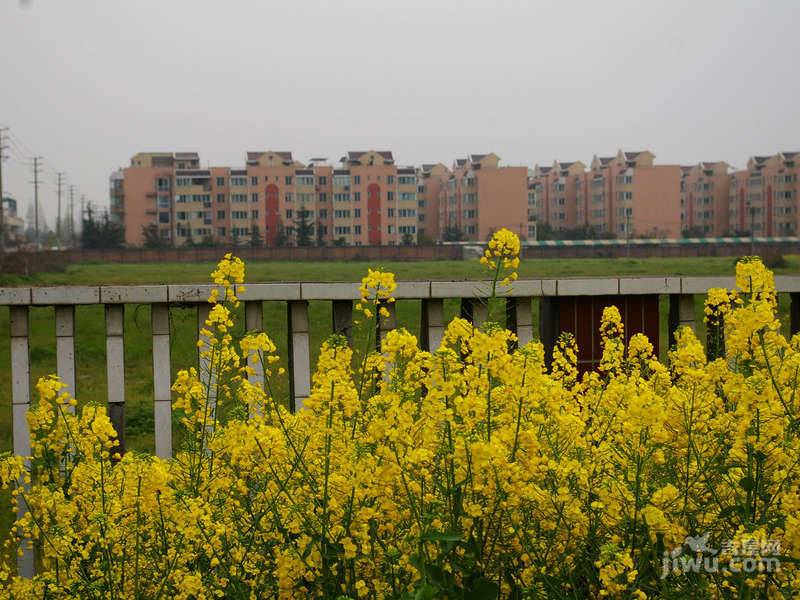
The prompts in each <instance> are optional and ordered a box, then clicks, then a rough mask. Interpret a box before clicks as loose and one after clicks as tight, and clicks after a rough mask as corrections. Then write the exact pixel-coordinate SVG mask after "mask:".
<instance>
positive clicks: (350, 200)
mask: <svg viewBox="0 0 800 600" xmlns="http://www.w3.org/2000/svg"><path fill="white" fill-rule="evenodd" d="M340 163H341V168H338V169H335V170H334V171H333V235H332V239H333V241H334V243H340V244H346V245H353V246H360V245H367V244H369V245H396V244H415V243H416V242H417V171H416V169H415V168H414V167H398V166H397V165H396V164H395V161H394V156H393V155H392V153H391V152H389V151H376V150H368V151H350V152H348V153H347V154H346V155H345V156H343V157H342V158H341V159H340Z"/></svg>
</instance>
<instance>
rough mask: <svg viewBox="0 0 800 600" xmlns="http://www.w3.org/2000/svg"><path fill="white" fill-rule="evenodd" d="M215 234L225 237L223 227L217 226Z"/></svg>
mask: <svg viewBox="0 0 800 600" xmlns="http://www.w3.org/2000/svg"><path fill="white" fill-rule="evenodd" d="M217 235H218V236H219V237H225V228H224V227H217Z"/></svg>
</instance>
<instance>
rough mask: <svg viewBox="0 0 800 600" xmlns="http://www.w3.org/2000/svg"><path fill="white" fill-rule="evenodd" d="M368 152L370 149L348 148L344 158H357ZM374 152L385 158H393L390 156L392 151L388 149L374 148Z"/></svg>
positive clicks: (350, 159) (352, 159) (351, 159)
mask: <svg viewBox="0 0 800 600" xmlns="http://www.w3.org/2000/svg"><path fill="white" fill-rule="evenodd" d="M368 152H370V150H362V151H358V150H349V151H348V152H347V157H346V158H347V160H349V161H354V160H358V159H359V158H361V157H362V156H364V155H365V154H367V153H368ZM375 153H376V154H379V155H380V156H382V157H383V158H384V159H385V160H394V156H392V153H391V152H390V151H389V150H375Z"/></svg>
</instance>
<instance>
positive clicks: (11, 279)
mask: <svg viewBox="0 0 800 600" xmlns="http://www.w3.org/2000/svg"><path fill="white" fill-rule="evenodd" d="M785 262H786V264H785V265H784V266H782V267H780V268H778V269H776V272H777V273H800V256H789V257H787V258H786V261H785ZM368 266H381V267H383V268H385V269H389V270H391V271H393V272H395V273H396V275H397V278H398V279H405V280H414V279H416V280H426V279H438V280H463V279H478V278H483V277H485V275H486V271H485V269H484V268H483V267H482V266H481V265H479V264H478V262H477V261H431V262H403V263H397V262H386V263H383V264H381V265H371V264H369V263H364V262H349V263H341V262H336V263H328V262H294V263H293V262H256V261H253V262H249V263H248V264H247V279H248V281H250V282H257V281H358V280H359V279H360V278H361V276H362V275H363V274H364V273H365V272H366V269H367V267H368ZM733 267H734V259H733V258H730V257H724V258H718V257H717V258H690V259H662V258H652V259H570V260H557V259H537V260H526V261H523V262H522V264H521V266H520V277H523V278H524V277H574V276H604V275H696V276H702V275H727V274H732V273H733ZM213 268H214V265H213V264H212V263H163V264H162V263H148V264H81V265H76V266H72V267H70V268H69V269H68V270H67V271H66V272H60V273H39V274H36V275H34V276H31V277H20V276H9V275H0V285H2V286H14V285H81V284H148V283H151V284H157V283H188V282H192V283H198V282H206V281H208V277H209V273H210V272H211V270H212V269H213ZM697 304H698V310H700V309H701V307H702V299H701V298H698V303H697ZM781 306H782V316H783V317H784V319H785V318H786V314H787V303H786V302H785V301H782V302H781ZM458 310H459V303H458V301H457V300H453V301H448V302H447V303H446V305H445V311H446V317H448V318H449V317H452V316H454V315H456V314H457V313H458ZM662 312H666V311H665V310H664V311H662ZM195 314H196V313H195V311H194V310H193V309H188V308H173V309H171V321H172V324H171V326H172V340H171V343H172V369H173V373H174V372H176V371H177V369H179V368H183V367H186V366H188V365H191V364H193V363H194V361H195V360H196V354H195V345H194V340H195V332H196V316H195ZM537 314H538V303H537V302H536V301H534V317H536V316H537ZM397 316H398V323H399V325H400V326H403V327H406V328H408V329H409V330H410V331H412V332H413V333H415V334H418V333H419V323H420V302H419V301H413V300H407V301H400V302H398V308H397ZM310 317H311V348H312V360H315V359H316V348H318V346H319V344H320V342H321V341H322V340H323V339H325V337H326V336H328V335H329V334H330V333H331V309H330V303H329V302H311V305H310ZM125 321H126V330H125V336H126V340H125V371H126V373H125V375H126V398H127V403H126V412H127V428H126V436H127V441H128V445H129V447H131V448H135V449H138V450H151V449H152V447H153V437H152V429H153V415H152V394H153V390H152V365H151V343H152V342H151V337H150V309H149V306H147V305H134V306H131V305H129V306H127V307H126V313H125ZM264 324H265V328H266V331H268V332H269V334H270V335H271V336H272V337H273V338H274V339H275V341H276V343H277V344H278V348H279V351H280V353H281V356H282V357H284V360H285V356H286V349H287V331H286V303H284V302H265V303H264ZM8 326H9V324H8V309H2V310H0V398H2V399H3V401H2V402H0V449H10V443H11V432H10V405H11V403H10V393H11V373H10V368H9V365H10V356H9V340H8V337H9V332H8ZM54 327H55V326H54V319H53V310H52V308H50V307H37V308H32V309H31V337H30V344H31V365H32V378H33V380H34V381H35V380H36V379H37V378H38V377H40V376H42V375H46V374H48V373H53V372H55V369H56V354H55V344H54V340H55V333H54ZM241 328H242V325H241V320H240V324H239V330H240V331H241ZM663 333H664V334H666V329H665V326H664V330H663ZM662 338H664V339H665V338H666V335H662ZM75 348H76V357H75V360H76V366H77V384H76V387H77V390H78V396H79V401H80V402H104V401H105V390H106V371H105V369H106V367H105V337H104V318H103V311H102V307H101V306H81V307H78V309H77V315H76V339H75ZM661 350H662V351H663V350H664V344H662V349H661ZM287 390H288V385H283V386H281V387H279V391H280V392H283V393H286V391H287Z"/></svg>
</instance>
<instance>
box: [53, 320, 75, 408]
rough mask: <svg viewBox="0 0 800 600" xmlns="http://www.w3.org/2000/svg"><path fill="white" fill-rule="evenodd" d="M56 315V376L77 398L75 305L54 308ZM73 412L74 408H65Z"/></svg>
mask: <svg viewBox="0 0 800 600" xmlns="http://www.w3.org/2000/svg"><path fill="white" fill-rule="evenodd" d="M55 313H56V361H57V366H56V374H57V375H58V378H59V379H60V380H61V381H62V382H64V383H66V384H67V387H66V391H68V392H69V393H70V394H72V396H73V397H77V395H78V390H77V389H76V387H75V305H73V304H66V305H59V306H56V307H55ZM65 408H66V409H67V410H69V411H71V412H75V407H74V406H66V407H65Z"/></svg>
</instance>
